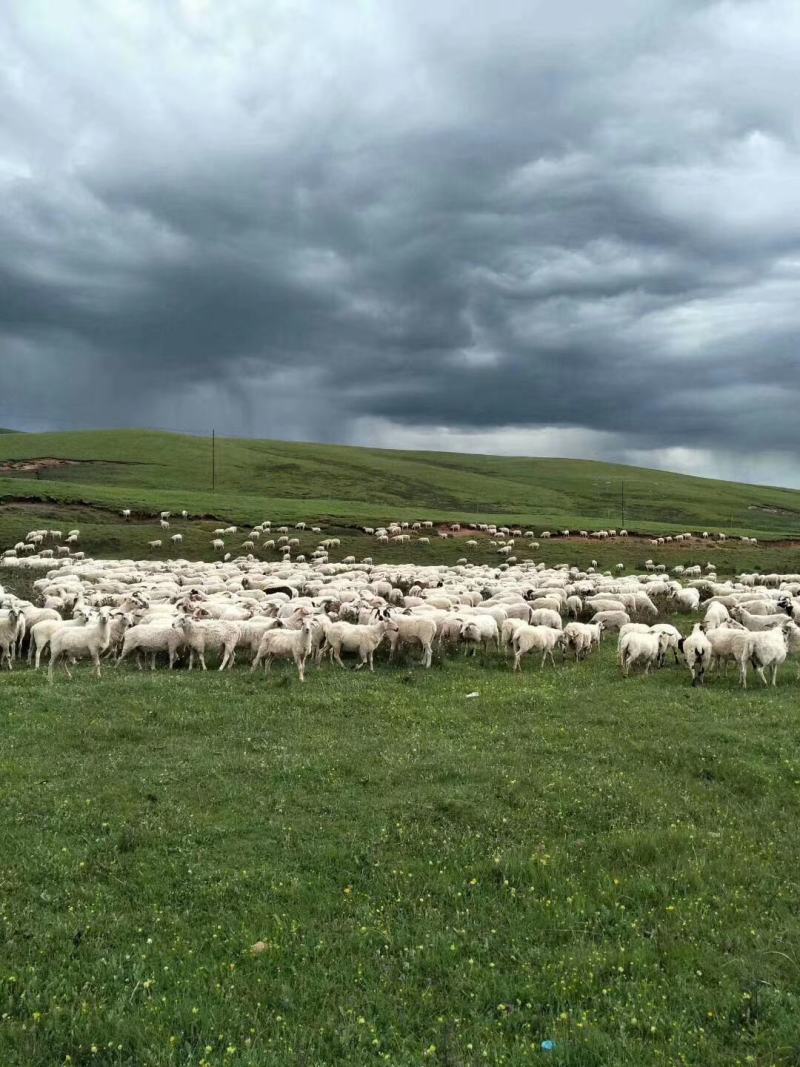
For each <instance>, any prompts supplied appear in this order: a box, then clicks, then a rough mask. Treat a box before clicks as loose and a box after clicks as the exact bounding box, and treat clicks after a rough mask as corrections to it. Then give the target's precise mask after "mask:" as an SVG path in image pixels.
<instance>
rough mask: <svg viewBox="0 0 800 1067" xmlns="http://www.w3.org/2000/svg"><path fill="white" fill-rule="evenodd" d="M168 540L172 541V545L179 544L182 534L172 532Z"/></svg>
mask: <svg viewBox="0 0 800 1067" xmlns="http://www.w3.org/2000/svg"><path fill="white" fill-rule="evenodd" d="M170 541H172V543H173V545H179V544H181V543H182V542H183V534H172V536H171V537H170Z"/></svg>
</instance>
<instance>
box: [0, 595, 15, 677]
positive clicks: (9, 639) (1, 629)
mask: <svg viewBox="0 0 800 1067" xmlns="http://www.w3.org/2000/svg"><path fill="white" fill-rule="evenodd" d="M18 621H19V612H18V611H17V610H16V609H15V608H9V609H8V610H7V611H2V612H0V670H2V667H3V662H4V661H5V662H6V663H7V665H8V669H9V670H11V669H12V663H13V659H14V645H15V643H16V640H17V624H18Z"/></svg>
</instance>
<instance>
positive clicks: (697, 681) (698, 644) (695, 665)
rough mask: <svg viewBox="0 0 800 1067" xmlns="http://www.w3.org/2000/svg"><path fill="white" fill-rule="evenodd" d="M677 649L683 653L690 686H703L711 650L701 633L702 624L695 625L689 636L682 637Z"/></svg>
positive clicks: (709, 643)
mask: <svg viewBox="0 0 800 1067" xmlns="http://www.w3.org/2000/svg"><path fill="white" fill-rule="evenodd" d="M678 648H679V650H680V651H681V652H682V653H683V658H684V659H685V660H686V665H687V667H688V668H689V670H690V671H691V673H692V686H698V685H704V684H705V678H706V670H707V669H708V665H709V664H710V662H711V657H712V655H713V649H712V646H711V642H710V641H709V640H708V638H707V637H706V635H705V633H704V632H703V624H702V623H699V622H697V623H695V625H694V628H693V630H692V632H691V633H690V634H689V636H688V637H682V638H681V639H680V641H678Z"/></svg>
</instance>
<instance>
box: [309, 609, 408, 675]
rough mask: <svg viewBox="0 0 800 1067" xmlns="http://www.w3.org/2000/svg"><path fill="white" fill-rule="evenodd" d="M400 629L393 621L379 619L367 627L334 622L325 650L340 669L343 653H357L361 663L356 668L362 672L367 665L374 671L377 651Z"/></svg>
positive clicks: (326, 639) (327, 634)
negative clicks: (387, 638)
mask: <svg viewBox="0 0 800 1067" xmlns="http://www.w3.org/2000/svg"><path fill="white" fill-rule="evenodd" d="M398 629H399V627H398V625H397V623H396V622H394V620H392V619H378V620H377V621H376V622H374V623H368V624H366V625H362V624H355V625H354V624H353V623H349V622H334V623H332V624H331V625H330V626H329V627H328V629H327V631H326V633H325V648H324V650H323V651H327V652H329V654H330V657H331V659H332V660H336V662H337V663H338V664H339V666H340V667H344V663H343V662H342V652H357V653H358V655H359V657H360V659H361V662H360V663H359V664H358V666H357V667H356V670H360V669H361V668H362V667H364V666H365V665H368V666H369V669H370V670H371V671H372V670H374V669H375V668H374V666H373V662H372V658H373V656H374V654H375V650H376V649H377V648H378V646H379V645H380V643H381V641H383V639H384V637H386V636H387V634H389V633H392V632H394V631H396V630H398Z"/></svg>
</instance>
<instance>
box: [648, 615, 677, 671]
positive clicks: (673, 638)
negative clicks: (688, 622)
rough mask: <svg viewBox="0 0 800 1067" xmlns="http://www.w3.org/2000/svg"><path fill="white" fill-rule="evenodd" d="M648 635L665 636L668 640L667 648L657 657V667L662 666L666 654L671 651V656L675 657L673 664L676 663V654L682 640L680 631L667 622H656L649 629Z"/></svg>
mask: <svg viewBox="0 0 800 1067" xmlns="http://www.w3.org/2000/svg"><path fill="white" fill-rule="evenodd" d="M650 633H653V634H666V635H667V637H668V638H669V640H668V642H667V647H666V648H665V649H664V652H663V654H662V655H661V656H660V657H659V660H658V665H659V667H663V666H664V660H665V658H666V654H667V652H668V651H669V650H670V649H672V654H673V655H674V657H675V662H676V663H677V662H678V652H679V650H680V643H681V641H682V640H683V635H682V634H681V632H680V630H679V629H678V628H677V627H676V626H673V625H672V624H671V623H668V622H657V623H656V624H655V625H654V626H651V627H650Z"/></svg>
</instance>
